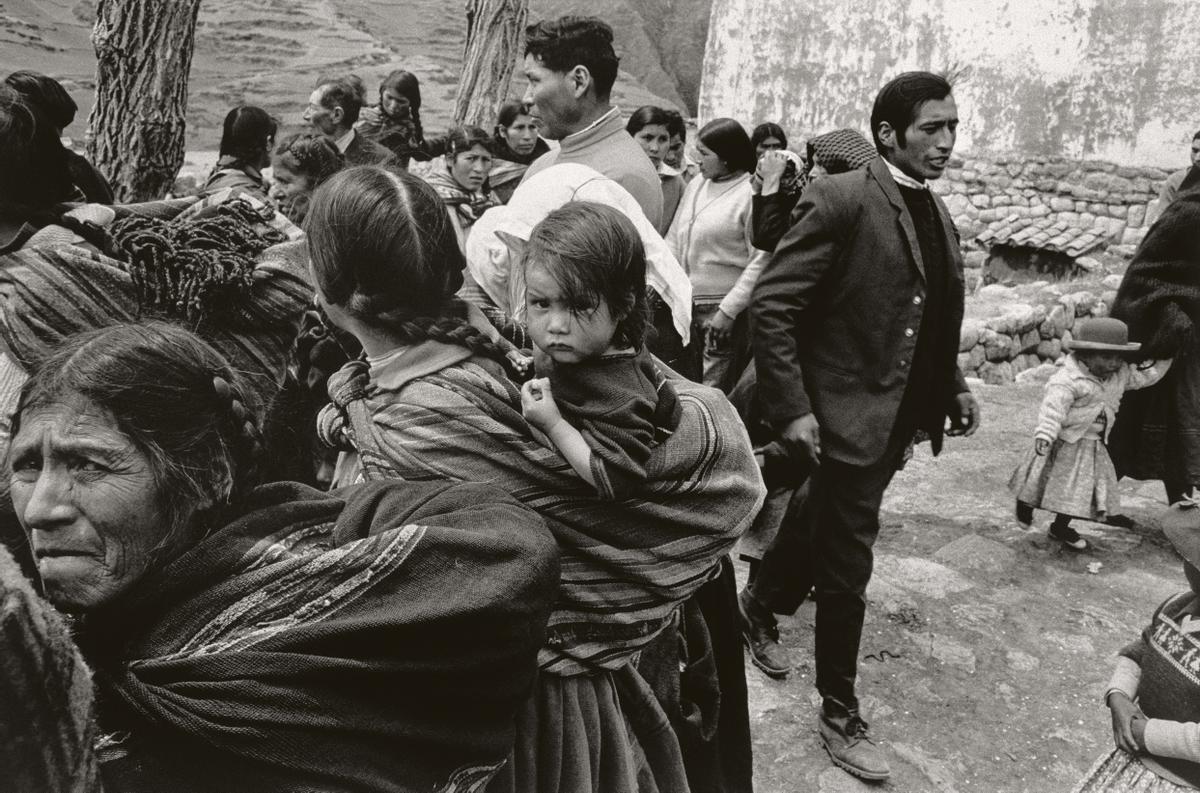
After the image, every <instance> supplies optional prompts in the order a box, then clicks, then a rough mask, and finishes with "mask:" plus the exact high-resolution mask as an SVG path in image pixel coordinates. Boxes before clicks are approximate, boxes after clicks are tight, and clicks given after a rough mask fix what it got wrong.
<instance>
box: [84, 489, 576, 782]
mask: <svg viewBox="0 0 1200 793" xmlns="http://www.w3.org/2000/svg"><path fill="white" fill-rule="evenodd" d="M556 557H557V549H556V548H555V546H554V540H553V538H552V537H551V536H550V534H549V532H547V531H546V528H545V526H544V524H543V522H542V520H541V519H540V518H539V517H538V516H537V515H536V514H535V513H534V512H533V511H532V510H529V509H527V508H525V507H523V506H521V505H520V504H519V503H517V502H516V501H515V500H513V499H511V498H510V497H509V496H507V495H505V494H504V493H502V492H500V491H499V490H497V489H495V488H491V487H487V486H486V485H475V484H471V485H453V484H447V483H438V484H407V483H399V482H376V483H370V484H365V485H360V486H356V487H352V488H347V489H345V490H341V491H335V492H333V493H320V492H318V491H316V490H312V489H310V488H307V487H304V486H303V485H298V484H294V483H279V484H273V485H268V486H265V487H261V488H259V489H257V490H255V491H253V492H252V493H251V494H250V496H249V497H248V498H247V503H245V504H244V505H243V511H242V514H241V515H240V517H238V518H236V519H235V520H233V521H232V522H230V523H228V524H227V525H226V526H224V527H223V528H220V529H218V530H216V531H215V532H213V533H212V534H210V535H209V536H208V537H206V538H205V539H204V540H202V541H201V542H200V543H199V545H197V546H196V547H194V548H192V549H191V550H189V551H187V552H185V553H184V554H183V555H182V556H181V557H179V558H178V559H176V560H174V561H173V562H170V563H169V564H166V565H162V566H160V567H158V568H157V569H154V570H152V571H151V572H150V573H149V574H148V575H147V576H146V577H145V578H144V579H143V580H142V581H140V582H139V584H138V586H137V588H136V589H135V590H134V591H132V592H130V593H129V594H128V595H126V596H123V597H122V598H120V599H119V600H118V601H117V602H114V603H111V604H107V605H106V606H105V607H104V608H103V609H101V610H98V611H96V612H93V613H89V614H88V615H87V616H86V617H85V619H84V621H83V626H82V631H81V634H80V640H79V641H80V646H81V648H82V649H83V651H84V654H85V656H86V657H87V659H88V661H89V662H91V664H92V666H93V669H94V670H95V680H96V683H97V687H98V694H99V697H98V700H99V702H100V703H101V707H100V712H99V724H100V728H101V731H102V733H103V734H104V739H103V740H102V741H101V744H100V747H99V752H100V759H101V769H102V774H103V777H104V783H105V789H106V790H113V791H125V792H126V793H129V791H165V790H170V791H175V792H176V793H191V791H196V793H199V792H200V791H216V790H220V791H226V793H235V792H237V791H246V792H247V793H249V791H267V790H278V791H282V790H291V791H301V790H312V791H316V790H320V791H325V792H326V793H333V792H334V791H340V792H344V793H350V792H351V791H355V792H356V793H369V792H370V791H380V793H382V791H412V792H413V793H479V791H481V790H483V789H484V788H485V787H486V786H487V783H488V780H489V779H490V778H491V776H492V775H493V774H494V773H495V772H496V770H497V769H498V768H499V767H500V766H501V764H502V763H503V761H504V760H505V758H506V757H507V755H508V753H509V752H510V751H511V747H512V742H513V739H514V735H513V731H514V726H513V725H514V717H515V714H516V712H517V710H518V708H519V707H520V706H521V705H523V703H524V702H525V700H526V699H527V698H528V696H529V691H530V689H531V687H532V685H533V681H534V678H535V675H536V673H537V666H536V654H537V648H538V647H539V646H540V644H541V643H542V640H543V637H544V635H545V624H546V616H547V614H548V613H549V610H550V606H551V602H552V599H553V596H554V592H555V584H556V582H557V558H556Z"/></svg>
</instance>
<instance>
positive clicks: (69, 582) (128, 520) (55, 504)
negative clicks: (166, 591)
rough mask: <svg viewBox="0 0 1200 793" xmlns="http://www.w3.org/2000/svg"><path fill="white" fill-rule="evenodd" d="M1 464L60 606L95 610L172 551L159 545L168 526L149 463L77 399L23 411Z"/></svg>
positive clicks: (105, 417) (104, 416)
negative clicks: (4, 463)
mask: <svg viewBox="0 0 1200 793" xmlns="http://www.w3.org/2000/svg"><path fill="white" fill-rule="evenodd" d="M9 465H10V471H9V481H10V484H11V487H12V501H13V507H14V508H15V509H16V513H17V519H18V520H19V521H20V522H21V526H22V527H24V529H25V531H26V533H27V534H28V536H29V541H30V545H31V546H32V549H33V553H34V557H35V558H36V560H37V566H38V572H39V573H40V574H41V577H42V580H43V581H44V583H45V585H46V595H47V597H49V599H50V601H51V602H52V603H54V605H56V606H58V607H59V608H61V609H64V610H66V611H73V612H85V611H88V610H90V609H93V608H96V607H97V606H102V605H104V604H105V603H107V602H109V601H111V600H112V599H113V598H115V597H117V596H118V595H121V594H122V593H124V592H126V591H128V590H129V589H130V588H131V587H132V586H133V585H134V584H136V583H137V581H138V580H139V579H141V577H142V576H143V575H144V574H145V573H146V571H147V569H148V568H149V566H150V565H151V563H152V562H153V561H154V559H155V558H156V557H158V558H162V557H161V556H160V555H159V553H160V552H162V553H169V552H170V551H172V550H177V549H167V548H160V547H159V546H160V545H162V544H163V541H164V538H165V536H166V533H167V532H166V528H167V527H166V526H165V525H164V520H163V519H162V518H161V510H160V507H159V499H158V493H157V488H156V485H155V481H154V474H153V471H152V470H151V467H150V462H149V460H148V459H147V458H146V456H145V455H144V454H143V453H142V452H141V451H140V450H139V449H138V448H137V447H136V446H134V444H133V442H132V441H131V440H130V439H129V438H128V437H126V436H125V435H124V434H122V433H121V432H120V431H119V430H118V429H117V428H116V426H115V424H114V421H113V418H112V417H111V416H110V415H109V414H108V413H107V412H106V411H102V410H100V409H99V408H96V407H95V406H93V405H91V404H90V403H87V402H85V401H84V400H75V401H74V403H64V402H59V403H56V404H54V405H51V406H46V407H40V408H33V409H31V410H29V411H27V412H26V414H25V415H23V416H22V417H21V427H20V431H19V432H18V433H17V435H16V437H14V438H13V442H12V448H11V451H10V457H9ZM168 558H169V557H168Z"/></svg>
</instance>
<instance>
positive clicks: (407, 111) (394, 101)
mask: <svg viewBox="0 0 1200 793" xmlns="http://www.w3.org/2000/svg"><path fill="white" fill-rule="evenodd" d="M379 109H380V110H382V111H383V114H384V115H385V116H387V117H388V118H394V119H402V118H408V117H409V115H411V111H412V103H411V102H409V101H408V97H407V96H405V95H404V94H402V93H400V92H399V91H397V90H396V89H394V88H386V89H383V90H381V91H380V92H379Z"/></svg>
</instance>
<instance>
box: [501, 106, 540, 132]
mask: <svg viewBox="0 0 1200 793" xmlns="http://www.w3.org/2000/svg"><path fill="white" fill-rule="evenodd" d="M529 115H533V105H532V104H531V103H529V102H522V101H521V100H520V99H509V100H508V101H506V102H505V103H504V104H502V105H500V110H498V111H497V112H496V137H497V138H499V137H500V129H499V128H500V127H511V126H512V125H513V122H514V121H516V120H517V119H518V118H520V117H521V116H529Z"/></svg>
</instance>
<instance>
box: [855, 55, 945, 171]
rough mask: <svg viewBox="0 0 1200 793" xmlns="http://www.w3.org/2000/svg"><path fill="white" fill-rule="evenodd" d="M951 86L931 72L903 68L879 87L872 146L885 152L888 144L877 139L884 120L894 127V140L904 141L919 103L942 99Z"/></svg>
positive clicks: (872, 126)
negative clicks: (902, 70)
mask: <svg viewBox="0 0 1200 793" xmlns="http://www.w3.org/2000/svg"><path fill="white" fill-rule="evenodd" d="M953 90H954V87H953V86H952V85H950V81H949V80H947V79H946V78H945V77H942V76H941V75H937V74H934V73H932V72H905V73H904V74H901V75H899V76H897V77H894V78H892V80H891V81H890V82H889V83H888V84H887V85H885V86H884V87H883V88H881V89H880V90H879V94H878V95H877V96H876V97H875V105H874V107H872V108H871V137H872V138H873V139H874V141H875V150H876V151H878V152H879V153H880V154H886V153H887V148H886V147H885V146H884V145H883V142H882V141H880V140H879V125H880V124H882V123H883V122H884V121H886V122H887V123H888V124H889V125H890V126H891V128H892V129H894V130H896V143H898V144H899V145H901V146H903V145H904V131H905V130H906V129H908V127H909V125H910V124H912V123H913V121H914V120H915V119H916V117H917V113H918V112H920V110H921V105H923V104H925V103H926V102H929V101H930V100H940V99H945V98H946V97H948V96H950V93H951V92H952V91H953Z"/></svg>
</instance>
